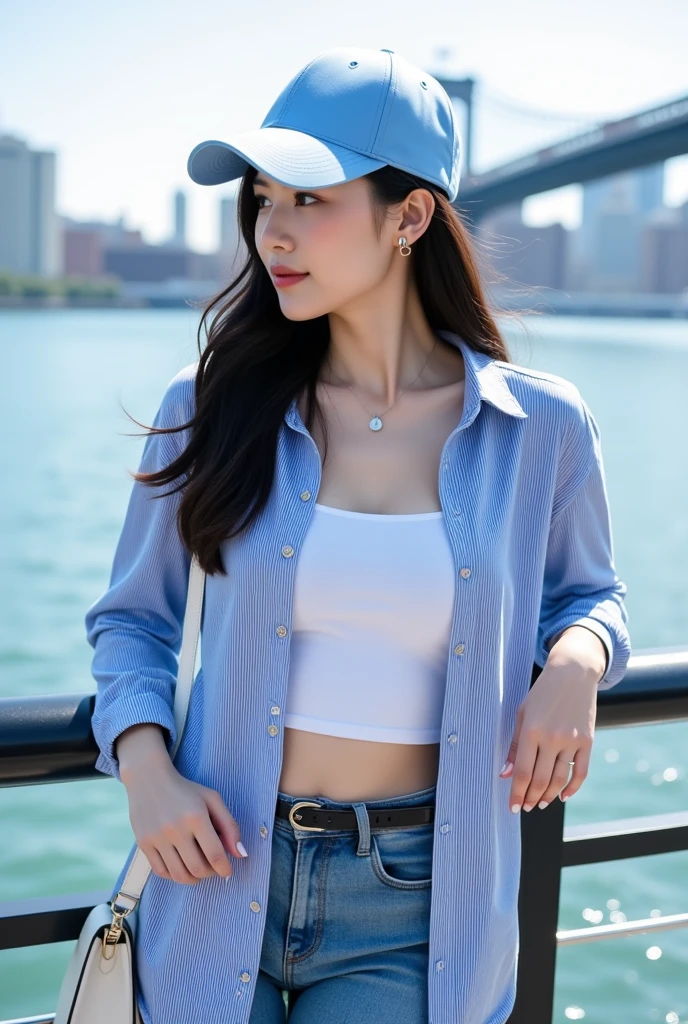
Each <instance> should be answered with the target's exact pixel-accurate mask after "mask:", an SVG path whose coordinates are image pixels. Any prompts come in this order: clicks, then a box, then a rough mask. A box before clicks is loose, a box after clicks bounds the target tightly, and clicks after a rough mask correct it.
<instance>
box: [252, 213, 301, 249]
mask: <svg viewBox="0 0 688 1024" xmlns="http://www.w3.org/2000/svg"><path fill="white" fill-rule="evenodd" d="M259 242H260V245H261V246H262V247H263V248H264V249H268V250H270V251H271V252H291V251H292V249H293V247H294V243H293V240H292V238H291V237H290V235H289V233H288V232H287V231H286V229H285V226H284V221H283V220H282V218H281V215H280V213H279V211H277V212H275V208H274V206H273V207H271V209H270V210H268V211H267V215H266V216H265V217H263V219H262V221H261V227H260V239H259Z"/></svg>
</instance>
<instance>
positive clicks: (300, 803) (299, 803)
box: [289, 800, 325, 832]
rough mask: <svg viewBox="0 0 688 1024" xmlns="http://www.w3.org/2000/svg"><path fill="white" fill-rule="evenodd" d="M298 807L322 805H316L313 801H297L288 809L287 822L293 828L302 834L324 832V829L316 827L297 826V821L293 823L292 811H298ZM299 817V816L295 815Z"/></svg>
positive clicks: (318, 805)
mask: <svg viewBox="0 0 688 1024" xmlns="http://www.w3.org/2000/svg"><path fill="white" fill-rule="evenodd" d="M299 807H322V804H316V803H315V802H314V801H313V800H297V801H296V803H295V804H292V805H291V807H290V808H289V821H290V822H291V824H292V825H293V826H294V828H300V829H302V830H303V831H304V832H324V831H325V829H324V828H319V827H318V826H317V825H299V823H298V822H297V821H294V811H296V810H298V808H299ZM297 817H299V818H300V817H301V815H300V814H299V815H297Z"/></svg>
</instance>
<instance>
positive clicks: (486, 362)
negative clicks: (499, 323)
mask: <svg viewBox="0 0 688 1024" xmlns="http://www.w3.org/2000/svg"><path fill="white" fill-rule="evenodd" d="M435 334H439V336H440V337H441V338H444V340H445V341H448V342H449V343H450V344H451V345H454V346H455V347H456V348H458V349H459V350H460V351H461V354H462V355H463V358H464V364H465V368H466V388H465V392H464V409H463V415H462V417H461V423H462V424H463V425H465V426H468V424H469V423H472V422H473V420H474V419H475V417H476V416H477V415H478V412H479V410H480V404H481V402H489V403H490V405H494V406H495V408H497V409H501V411H502V412H505V413H507V414H508V415H509V416H518V417H520V418H527V416H528V413H527V412H525V410H524V409H523V407H522V406H521V404H520V402H519V401H518V399H517V398H516V396H515V395H514V394H513V392H512V391H510V390H509V385H508V384H507V382H506V378H505V376H504V374H503V372H502V369H501V367H500V366H499V365H498V362H497V361H496V360H495V359H494V358H493V357H492V356H490V355H488V354H487V353H485V352H478V351H477V350H476V349H474V348H472V347H471V346H470V345H469V344H468V342H466V341H464V340H463V338H461V337H460V336H459V335H458V334H455V333H454V332H453V331H445V330H439V331H435ZM285 419H286V421H287V423H288V424H289V425H290V426H292V427H296V428H297V429H299V427H300V426H302V425H303V424H302V423H301V417H300V416H299V412H298V409H297V399H296V398H293V399H292V401H291V403H290V404H289V407H288V409H287V411H286V413H285Z"/></svg>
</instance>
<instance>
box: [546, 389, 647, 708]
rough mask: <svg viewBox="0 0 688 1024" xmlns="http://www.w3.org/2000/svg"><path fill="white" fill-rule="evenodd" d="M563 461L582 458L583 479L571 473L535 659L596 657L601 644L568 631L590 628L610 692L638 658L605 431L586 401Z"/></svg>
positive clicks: (554, 532) (552, 546)
mask: <svg viewBox="0 0 688 1024" xmlns="http://www.w3.org/2000/svg"><path fill="white" fill-rule="evenodd" d="M562 458H563V459H565V460H569V461H571V460H575V461H576V465H577V466H580V467H582V473H581V472H576V467H575V466H564V467H563V473H562V476H563V478H564V479H565V480H566V482H567V485H566V486H565V487H564V488H563V493H562V494H561V495H560V496H559V498H558V501H557V506H556V509H555V512H554V515H553V518H552V522H551V525H550V533H549V539H548V544H547V553H546V558H545V571H544V579H543V591H542V602H541V609H540V621H539V626H538V641H537V652H536V658H535V660H536V661H537V663H538V664H539V665H544V664H545V663H546V661H547V658H548V656H549V654H550V651H552V650H553V648H554V647H555V646H556V647H557V651H558V653H559V655H561V654H562V652H563V651H571V650H575V649H576V648H578V649H580V650H583V647H584V646H587V648H588V650H590V651H591V652H593V653H592V656H593V658H594V657H595V655H594V652H595V650H596V646H597V645H596V644H594V643H593V645H592V647H590V645H585V643H584V638H581V634H580V633H579V632H578V631H577V630H574V631H572V632H571V633H569V632H568V630H569V627H570V626H574V625H576V626H583V627H585V629H587V630H588V631H590V632H592V633H594V634H596V636H597V637H598V638H599V640H600V642H601V644H602V645H603V646H604V650H605V653H606V667H605V670H604V673H603V675H602V677H601V679H600V682H599V685H598V689H600V690H607V689H609V688H610V687H612V686H614V685H615V684H616V683H618V682H619V680H620V679H621V678H622V677H623V674H624V672H625V670H626V666H627V664H628V660H629V657H630V654H631V642H630V637H629V634H628V629H627V626H626V624H627V622H628V611H627V609H626V606H625V604H624V598H625V596H626V592H627V587H626V584H625V583H623V582H622V581H621V580H620V579H619V577H618V575H617V573H616V568H615V565H614V554H613V540H612V527H611V517H610V510H609V504H608V498H607V489H606V482H605V475H604V464H603V459H602V451H601V446H600V433H599V428H598V426H597V423H596V422H595V419H594V417H593V415H592V413H591V412H590V410H589V409H588V407H587V405H586V404H585V401H584V400H583V399H582V398H580V419H579V422H578V423H577V428H576V432H575V435H574V437H573V439H572V441H571V443H570V444H569V445H568V446H567V447H566V448H565V449H564V452H563V454H562ZM586 466H587V469H586V468H585V467H586ZM581 475H582V480H581V479H577V478H578V477H580V476H581ZM571 485H572V486H571Z"/></svg>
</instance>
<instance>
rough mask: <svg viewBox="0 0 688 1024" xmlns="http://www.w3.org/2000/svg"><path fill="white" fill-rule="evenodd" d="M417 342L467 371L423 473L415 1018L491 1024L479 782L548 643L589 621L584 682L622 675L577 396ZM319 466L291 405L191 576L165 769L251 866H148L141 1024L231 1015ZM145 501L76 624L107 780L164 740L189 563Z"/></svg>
mask: <svg viewBox="0 0 688 1024" xmlns="http://www.w3.org/2000/svg"><path fill="white" fill-rule="evenodd" d="M437 333H439V334H440V335H441V336H442V337H443V338H444V339H445V340H447V341H449V342H450V343H452V344H454V345H457V346H458V347H459V348H460V350H461V352H462V354H463V357H464V361H465V371H466V381H465V397H464V406H463V410H462V414H461V418H460V419H459V421H458V423H457V425H456V427H455V428H454V429H453V430H452V432H451V433H450V435H449V436H448V438H447V440H446V442H445V445H444V448H443V451H442V456H441V460H440V468H439V497H440V502H441V506H442V510H443V511H444V522H445V523H446V529H447V533H448V538H449V542H450V545H451V549H452V552H453V558H454V565H455V571H456V588H455V599H454V608H453V613H452V619H451V632H450V638H449V643H448V645H447V662H446V666H447V667H446V673H447V674H446V692H445V698H444V707H443V714H442V724H441V740H440V761H439V774H438V778H437V793H436V814H435V833H434V852H433V885H432V908H431V921H430V958H429V967H428V976H427V985H428V1008H429V1022H430V1024H501V1022H503V1021H506V1020H507V1018H508V1017H509V1014H510V1011H511V1009H512V1007H513V1003H514V1000H515V984H516V966H517V957H518V887H519V878H520V856H521V849H520V836H521V824H520V820H519V816H518V815H514V814H512V813H511V811H510V809H509V807H508V796H509V791H510V787H511V780H509V779H500V778H499V771H500V769H501V767H502V765H503V764H504V760H505V757H506V753H507V750H508V746H509V743H510V741H511V738H512V734H513V731H514V727H515V720H516V712H517V709H518V707H519V705H520V704H521V702H522V701H523V699H524V698H525V697H526V695H527V693H528V690H529V686H530V682H531V676H532V668H533V662H536V663H537V664H538V665H544V663H545V661H546V658H547V653H548V649H549V648H548V645H549V642H550V641H551V639H552V638H553V637H554V636H555V635H556V634H557V633H559V632H560V631H561V630H563V629H565V628H566V627H568V626H570V625H573V624H574V623H579V624H581V625H583V626H586V627H587V628H589V629H591V630H593V631H594V632H595V633H596V634H597V635H598V636H599V637H600V638H601V640H602V641H603V643H604V645H605V647H606V650H607V659H608V660H607V667H606V671H605V674H604V676H603V678H602V680H601V682H600V684H599V688H600V689H601V690H602V689H608V688H609V687H612V686H614V684H615V683H617V682H618V681H619V680H620V679H621V678H622V676H623V674H624V670H625V668H626V665H627V662H628V659H629V656H630V640H629V635H628V631H627V628H626V623H627V621H628V613H627V610H626V608H625V605H624V597H625V594H626V585H625V584H624V583H623V582H622V581H621V580H620V579H619V577H618V576H617V573H616V570H615V566H614V560H613V552H612V536H611V526H610V515H609V507H608V501H607V493H606V485H605V480H604V469H603V463H602V453H601V449H600V435H599V430H598V427H597V424H596V422H595V420H594V418H593V416H592V414H591V412H590V410H589V408H588V407H587V405H586V403H585V401H584V399H583V398H582V396H581V394H580V392H579V390H578V389H577V388H576V386H575V385H574V384H573V383H571V382H570V381H568V380H566V379H564V378H562V377H559V376H556V375H554V374H551V373H545V372H540V371H537V370H532V369H528V368H526V367H523V366H519V365H516V364H512V363H509V362H503V361H501V360H495V359H492V358H491V357H489V356H487V355H485V354H483V353H479V352H476V351H475V350H473V349H472V348H471V347H470V346H469V345H468V344H467V343H466V342H465V341H464V340H463V339H461V338H460V337H458V336H457V335H456V334H453V333H450V332H448V331H439V332H437ZM196 369H197V364H191V365H189V366H188V367H186V368H185V369H183V370H182V371H181V372H180V373H178V374H177V375H176V376H175V377H174V378H173V380H172V381H171V382H170V384H169V385H168V387H167V390H166V392H165V394H164V396H163V398H162V402H161V405H160V408H159V410H158V412H157V414H156V418H155V424H156V425H158V426H159V425H162V426H168V425H171V424H179V423H182V422H186V421H188V420H189V419H190V418H191V416H192V414H193V407H194V406H193V403H194V377H195V373H196ZM187 441H188V436H187V431H184V432H180V433H177V434H170V435H162V436H158V437H155V436H149V437H147V438H146V442H145V445H144V449H143V455H142V458H141V463H140V468H141V469H142V470H152V469H158V468H160V467H162V466H163V465H166V464H167V463H168V462H169V461H170V460H171V459H172V458H174V457H175V456H176V455H177V454H178V453H179V451H180V450H181V448H182V446H184V445H185V444H186V443H187ZM321 469H322V466H321V461H320V456H319V453H318V449H317V447H316V445H315V442H314V440H313V438H312V437H311V435H310V433H309V432H308V430H307V429H306V427H305V425H304V423H303V421H302V419H301V416H300V414H299V412H298V409H297V404H296V399H294V400H293V401H292V403H291V405H290V407H289V408H288V410H287V412H286V413H285V417H284V422H283V424H281V426H280V430H279V433H278V441H277V458H276V469H275V478H274V481H273V486H272V491H271V494H270V498H269V502H268V505H267V506H266V508H265V509H264V510H263V511H262V513H261V514H260V515H259V517H258V519H257V520H256V521H254V523H253V524H252V525H251V527H250V528H249V529H248V530H247V531H245V532H243V533H242V534H241V535H240V536H238V537H234V538H232V539H231V540H229V541H225V542H224V543H223V545H222V559H223V564H224V565H225V567H226V569H227V575H226V576H220V575H216V576H208V577H207V579H206V590H205V603H204V609H203V617H202V626H201V661H202V667H201V668H200V670H199V672H198V675H197V677H196V681H195V685H194V687H193V691H192V695H191V701H190V706H189V712H188V718H187V723H186V728H185V730H184V734H183V737H182V741H181V744H180V747H179V749H178V751H177V754H176V757H175V765H176V767H177V768H178V770H179V771H180V772H181V774H182V775H184V776H185V777H187V778H189V779H193V780H195V781H197V782H200V783H202V784H203V785H206V786H211V787H213V788H214V789H217V790H218V791H219V793H220V794H221V796H222V798H223V799H224V801H225V803H226V805H227V807H228V808H229V810H230V812H231V814H232V815H233V816H234V817H235V819H236V820H237V822H238V823H239V826H240V828H241V837H242V841H243V843H244V845H245V847H246V848H247V850H248V853H249V856H248V857H247V858H246V859H245V860H238V859H237V860H233V868H234V875H233V878H232V880H231V882H230V883H226V882H225V881H224V880H223V879H222V878H220V877H219V876H215V877H212V878H206V879H202V880H201V881H200V882H198V883H197V884H195V885H184V884H181V883H177V882H175V881H173V880H171V879H164V878H161V877H160V876H158V875H155V874H154V873H152V872H151V874H150V876H149V879H148V882H147V884H146V886H145V888H144V890H143V894H142V898H141V902H140V904H139V909H138V928H139V932H138V938H137V962H138V969H139V974H140V981H141V994H140V997H139V998H140V1002H139V1005H140V1010H141V1015H142V1018H143V1020H144V1022H145V1024H172V1022H174V1024H198V1022H199V1021H202V1022H203V1024H247V1021H248V1019H249V1015H250V1011H251V1004H252V997H253V993H254V990H255V985H256V979H257V976H258V967H259V962H260V953H261V946H262V940H263V930H264V924H265V912H266V904H267V897H268V882H269V876H270V861H271V839H272V830H273V819H274V813H275V801H276V796H277V789H278V784H279V778H280V771H281V765H282V740H283V712H284V708H285V706H286V690H287V683H288V674H289V649H290V638H291V627H292V599H293V593H294V577H295V573H296V567H297V563H298V557H299V552H300V550H301V548H302V546H303V543H304V540H305V537H306V534H307V532H308V528H309V524H310V522H311V517H312V515H313V506H314V502H315V501H316V498H317V495H318V490H319V486H320V478H321ZM167 489H168V488H165V487H163V488H160V490H161V491H165V490H167ZM154 493H155V490H154V489H151V488H146V487H144V485H141V484H139V483H136V482H135V483H134V484H133V488H132V492H131V496H130V500H129V505H128V509H127V512H126V516H125V520H124V524H123V528H122V531H121V535H120V538H119V541H118V543H117V547H116V551H115V554H114V562H113V567H112V573H111V578H110V583H109V586H108V588H107V590H106V591H105V592H104V593H103V594H102V596H101V597H99V598H98V600H96V601H95V603H94V604H93V605H91V607H90V608H89V609H88V611H87V614H86V629H87V638H88V642H89V643H90V644H91V645H92V646H93V648H94V656H93V664H92V670H93V676H94V678H95V680H96V683H97V687H98V693H97V699H96V706H95V713H94V716H93V731H94V734H95V737H96V740H97V743H98V746H99V748H100V755H99V757H98V760H97V762H96V766H97V768H98V769H100V771H102V772H106V773H108V774H110V775H113V776H115V777H116V778H119V773H118V764H117V761H116V759H115V757H114V756H113V741H114V740H115V738H116V737H117V736H118V735H119V734H120V733H121V732H123V730H125V729H126V728H128V727H129V726H130V725H133V724H135V723H139V722H157V723H159V724H160V725H162V726H164V728H165V729H166V730H168V732H169V737H166V739H169V744H168V748H169V747H171V745H172V743H173V742H174V741H175V739H176V734H175V724H174V717H173V713H172V708H173V692H174V686H175V679H176V672H177V664H178V653H179V649H180V645H181V628H182V621H183V615H184V608H185V602H186V591H187V581H188V574H189V565H190V561H189V557H188V554H187V553H186V550H185V549H184V547H183V545H182V544H181V542H180V540H179V537H178V534H177V530H176V525H175V514H176V510H177V507H178V503H179V500H180V495H179V494H177V495H174V496H172V497H169V498H162V499H160V498H157V497H156V498H154V497H153V494H154ZM286 545H289V546H290V547H291V548H293V549H294V555H293V557H285V554H284V553H283V549H285V550H286ZM465 566H469V567H470V568H471V572H470V574H468V575H466V574H464V575H462V574H461V573H460V569H461V568H462V567H465ZM444 825H449V826H450V827H449V828H448V829H447V828H442V826H444ZM134 849H135V847H132V849H131V851H130V854H129V856H128V857H127V861H126V863H125V864H124V865H123V867H122V870H121V873H120V875H119V878H118V879H117V881H116V882H115V885H114V887H113V890H112V895H114V894H116V893H117V891H118V889H119V885H120V883H121V881H122V879H123V877H124V874H125V871H126V869H127V867H128V865H129V861H130V859H131V856H132V855H133V853H134ZM256 907H260V911H259V912H256V909H255V908H256Z"/></svg>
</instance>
